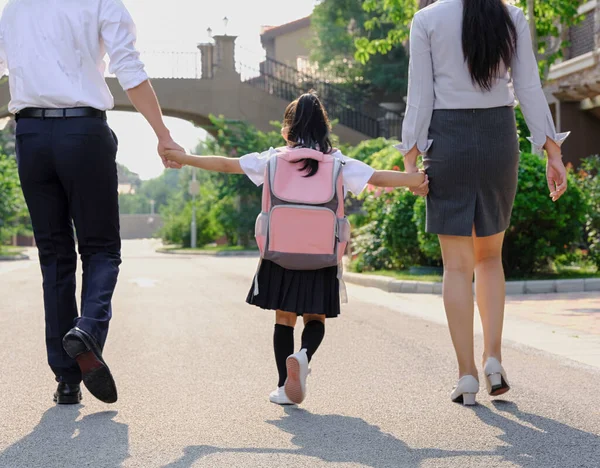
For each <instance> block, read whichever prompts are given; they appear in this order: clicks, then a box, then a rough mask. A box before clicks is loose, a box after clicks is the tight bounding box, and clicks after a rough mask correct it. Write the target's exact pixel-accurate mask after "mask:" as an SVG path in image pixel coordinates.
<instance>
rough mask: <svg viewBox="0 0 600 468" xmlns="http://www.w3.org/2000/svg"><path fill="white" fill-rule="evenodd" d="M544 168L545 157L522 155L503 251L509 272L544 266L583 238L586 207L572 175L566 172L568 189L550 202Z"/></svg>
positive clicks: (519, 273)
mask: <svg viewBox="0 0 600 468" xmlns="http://www.w3.org/2000/svg"><path fill="white" fill-rule="evenodd" d="M545 171H546V168H545V161H544V159H542V158H540V157H539V156H536V155H533V154H527V153H524V154H522V155H521V164H520V166H519V187H518V191H517V196H516V199H515V205H514V209H513V213H512V221H511V225H510V227H509V229H508V231H507V232H506V240H505V242H504V251H503V260H504V267H505V270H506V273H507V275H508V276H515V275H518V276H522V275H528V274H531V273H533V272H535V271H539V270H545V269H547V268H548V265H549V263H550V261H551V260H552V259H553V258H554V257H556V256H557V255H558V254H561V253H564V251H565V250H568V249H569V248H570V247H571V246H573V245H576V244H577V243H578V242H581V240H582V236H583V230H582V226H583V221H584V218H585V210H586V207H585V200H584V197H583V194H582V192H581V189H580V188H579V187H578V184H577V183H576V180H575V177H573V175H572V174H569V176H568V177H569V190H567V192H566V193H565V194H564V195H563V196H562V197H561V199H560V200H559V201H558V202H556V203H553V202H552V200H551V199H550V197H549V196H548V186H547V183H546V178H545Z"/></svg>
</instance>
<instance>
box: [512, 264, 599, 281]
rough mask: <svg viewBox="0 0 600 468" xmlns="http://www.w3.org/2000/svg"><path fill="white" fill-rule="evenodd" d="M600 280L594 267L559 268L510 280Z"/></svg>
mask: <svg viewBox="0 0 600 468" xmlns="http://www.w3.org/2000/svg"><path fill="white" fill-rule="evenodd" d="M582 278H600V271H598V270H597V269H596V267H593V266H557V267H556V271H551V272H538V273H534V274H532V275H529V276H522V275H520V276H519V275H517V276H514V277H510V278H508V279H509V280H512V281H523V280H559V279H582Z"/></svg>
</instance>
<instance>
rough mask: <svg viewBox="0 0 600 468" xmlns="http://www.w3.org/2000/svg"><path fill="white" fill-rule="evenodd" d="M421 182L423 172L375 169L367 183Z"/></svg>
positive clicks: (397, 184) (405, 184)
mask: <svg viewBox="0 0 600 468" xmlns="http://www.w3.org/2000/svg"><path fill="white" fill-rule="evenodd" d="M177 162H178V161H177ZM423 182H425V174H424V173H423V172H415V173H411V174H408V173H406V172H398V171H375V172H374V173H373V175H372V176H371V178H370V179H369V183H370V184H371V185H374V186H375V187H418V186H419V185H421V184H422V183H423Z"/></svg>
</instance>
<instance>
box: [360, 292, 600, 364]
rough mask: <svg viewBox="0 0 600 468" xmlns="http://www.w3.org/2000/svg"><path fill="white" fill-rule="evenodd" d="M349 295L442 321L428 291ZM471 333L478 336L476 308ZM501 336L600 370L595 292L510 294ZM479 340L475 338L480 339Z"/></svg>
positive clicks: (439, 303) (438, 301) (599, 302)
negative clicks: (424, 292)
mask: <svg viewBox="0 0 600 468" xmlns="http://www.w3.org/2000/svg"><path fill="white" fill-rule="evenodd" d="M349 291H350V295H351V297H352V298H354V299H358V300H360V301H363V302H365V303H369V302H371V303H376V304H379V305H381V306H386V307H390V308H394V309H395V310H397V311H398V312H399V313H402V314H406V315H410V316H414V317H418V318H420V319H423V320H427V321H429V322H433V323H437V324H441V325H446V324H447V320H446V315H445V312H444V304H443V300H442V297H441V296H439V295H433V294H414V293H413V294H402V293H388V292H384V291H382V290H380V289H377V288H369V287H363V286H357V285H352V286H351V287H350V289H349ZM475 313H476V317H475V332H476V333H477V334H478V335H481V334H482V330H481V322H480V320H479V316H478V312H477V308H476V310H475ZM505 316H506V319H505V324H504V338H505V340H506V341H508V342H512V343H513V345H517V346H526V347H529V348H535V349H538V350H541V351H544V352H547V353H550V354H554V355H556V356H560V357H563V358H567V359H570V360H571V361H575V362H577V363H580V364H584V365H586V366H592V367H595V368H597V369H600V294H599V293H596V292H591V293H570V294H539V295H523V296H511V297H508V298H507V301H506V315H505ZM479 339H480V338H479Z"/></svg>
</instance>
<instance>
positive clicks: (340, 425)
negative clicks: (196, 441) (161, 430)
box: [163, 408, 489, 468]
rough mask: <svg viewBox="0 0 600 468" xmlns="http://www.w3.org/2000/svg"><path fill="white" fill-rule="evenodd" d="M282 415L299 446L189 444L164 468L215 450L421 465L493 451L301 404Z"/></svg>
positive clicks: (185, 464)
mask: <svg viewBox="0 0 600 468" xmlns="http://www.w3.org/2000/svg"><path fill="white" fill-rule="evenodd" d="M285 412H286V415H285V416H283V417H282V418H281V419H277V420H274V421H267V422H268V423H269V424H273V425H274V426H276V427H278V428H279V429H281V430H282V431H285V432H288V433H290V434H292V435H293V437H292V443H293V444H295V445H297V446H298V448H297V449H277V448H226V447H213V446H208V445H196V446H190V447H186V448H185V449H184V455H183V457H182V458H180V459H179V460H177V461H175V462H173V463H171V464H169V465H166V466H164V467H163V468H190V467H192V466H193V464H194V463H195V462H196V461H198V460H199V459H201V458H203V457H206V456H208V455H211V454H215V453H250V454H252V453H255V454H271V455H277V454H281V455H298V456H304V457H313V458H318V459H320V460H323V461H325V462H331V463H334V462H335V463H357V464H361V465H362V466H368V467H372V468H391V467H393V468H397V467H399V466H402V467H403V468H417V467H420V466H421V465H422V463H423V462H424V461H425V460H428V459H434V458H447V457H457V456H466V455H488V454H489V452H470V451H448V450H439V449H413V448H411V447H409V446H408V445H407V444H406V443H404V442H403V441H401V440H399V439H397V438H395V437H394V436H392V435H390V434H386V433H385V432H382V431H381V429H379V427H377V426H374V425H371V424H369V423H367V422H366V421H365V420H364V419H360V418H352V417H349V416H338V415H317V414H312V413H310V412H308V411H305V410H303V409H298V408H286V409H285Z"/></svg>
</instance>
